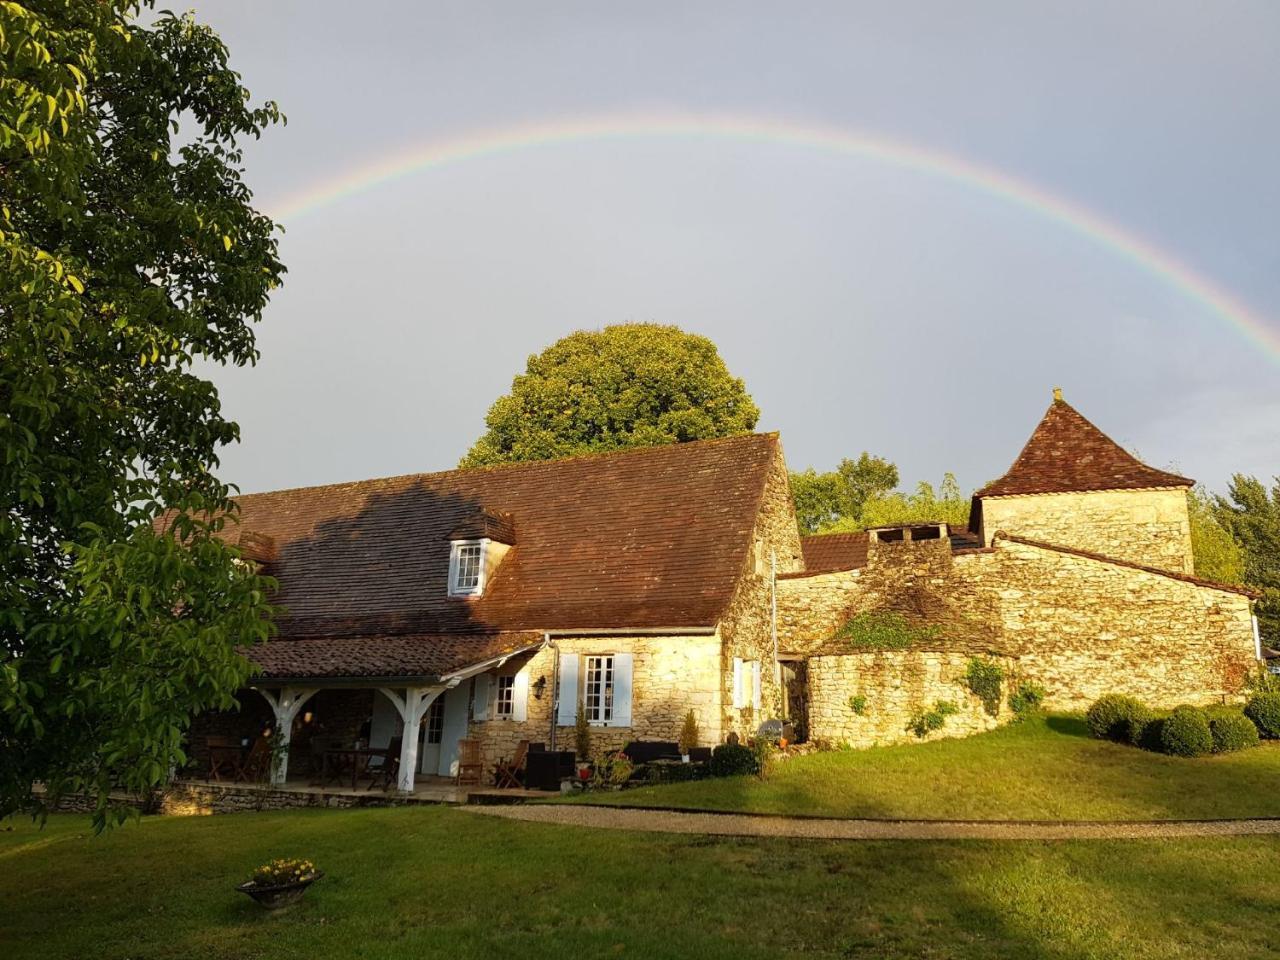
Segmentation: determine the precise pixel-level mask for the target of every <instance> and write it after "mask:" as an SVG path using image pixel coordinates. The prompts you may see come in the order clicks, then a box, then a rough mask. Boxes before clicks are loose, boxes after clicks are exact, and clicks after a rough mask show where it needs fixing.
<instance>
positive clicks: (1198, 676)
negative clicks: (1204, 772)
mask: <svg viewBox="0 0 1280 960" xmlns="http://www.w3.org/2000/svg"><path fill="white" fill-rule="evenodd" d="M995 546H996V550H995V552H994V553H991V554H972V555H968V556H963V555H962V556H959V557H957V558H956V561H955V566H956V569H957V571H958V572H959V573H960V574H961V576H960V577H959V578H958V579H959V581H960V582H963V583H965V584H967V585H968V587H969V589H970V590H971V591H972V592H973V593H975V594H984V593H985V594H986V595H988V596H994V597H996V598H997V600H998V605H999V609H1000V613H1001V629H1002V639H1001V643H1002V645H1003V647H1004V649H1005V650H1006V651H1007V652H1008V653H1009V654H1011V655H1013V656H1016V657H1017V658H1018V664H1019V669H1020V670H1021V671H1022V672H1023V673H1024V674H1025V675H1026V676H1028V677H1030V678H1032V679H1034V680H1036V681H1038V682H1039V683H1042V684H1044V686H1045V687H1046V688H1047V689H1048V691H1049V704H1050V706H1054V707H1058V708H1069V709H1083V708H1085V707H1087V706H1088V705H1089V704H1090V703H1091V702H1092V701H1093V700H1095V699H1097V697H1099V696H1101V695H1102V694H1104V693H1110V692H1117V693H1128V694H1131V695H1133V696H1135V697H1139V698H1140V699H1142V700H1144V701H1146V702H1147V703H1150V704H1151V705H1153V706H1163V707H1171V706H1176V705H1177V704H1179V703H1213V702H1221V701H1223V700H1230V699H1233V698H1236V697H1238V696H1239V695H1240V694H1241V692H1242V685H1243V681H1244V677H1245V676H1246V675H1247V673H1248V672H1249V671H1250V670H1252V669H1253V667H1254V666H1255V665H1256V660H1255V647H1254V640H1253V623H1252V618H1251V614H1250V609H1249V600H1248V598H1247V597H1244V596H1242V595H1240V594H1238V593H1232V592H1228V591H1225V590H1217V589H1213V588H1209V587H1204V586H1200V585H1197V584H1194V583H1188V582H1186V581H1182V580H1176V579H1173V578H1171V577H1165V576H1161V575H1159V574H1154V573H1146V572H1144V571H1141V570H1135V569H1132V568H1130V567H1123V566H1118V565H1116V564H1110V563H1105V562H1102V561H1098V560H1092V559H1089V558H1086V557H1078V556H1074V555H1071V554H1065V553H1061V552H1058V551H1053V550H1046V549H1042V548H1039V547H1031V546H1027V545H1025V544H1020V543H1015V542H1012V541H1007V540H997V541H996V543H995Z"/></svg>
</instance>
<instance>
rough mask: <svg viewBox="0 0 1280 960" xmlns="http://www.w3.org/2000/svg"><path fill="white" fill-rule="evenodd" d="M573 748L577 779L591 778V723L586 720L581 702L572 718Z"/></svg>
mask: <svg viewBox="0 0 1280 960" xmlns="http://www.w3.org/2000/svg"><path fill="white" fill-rule="evenodd" d="M573 749H574V753H575V754H577V761H578V779H579V780H589V779H591V724H589V723H588V722H587V708H586V707H584V706H583V705H582V704H581V703H580V704H578V712H577V713H576V714H575V715H574V718H573Z"/></svg>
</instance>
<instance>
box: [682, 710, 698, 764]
mask: <svg viewBox="0 0 1280 960" xmlns="http://www.w3.org/2000/svg"><path fill="white" fill-rule="evenodd" d="M677 744H678V745H679V747H680V754H681V755H682V756H686V757H687V756H688V755H689V751H690V750H691V749H692V748H693V747H696V746H697V745H698V718H697V717H695V716H694V715H693V711H692V710H690V711H689V712H688V713H686V714H685V715H684V725H683V726H681V727H680V736H679V737H678V738H677Z"/></svg>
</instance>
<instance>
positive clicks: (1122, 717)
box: [1084, 693, 1146, 741]
mask: <svg viewBox="0 0 1280 960" xmlns="http://www.w3.org/2000/svg"><path fill="white" fill-rule="evenodd" d="M1145 709H1146V707H1144V706H1143V705H1142V703H1141V702H1139V701H1138V700H1135V699H1134V698H1133V697H1126V696H1124V695H1123V694H1119V693H1107V694H1103V695H1102V696H1101V697H1099V698H1098V699H1097V700H1095V701H1094V702H1093V706H1091V707H1090V708H1089V711H1088V713H1086V714H1085V717H1084V719H1085V722H1086V723H1087V724H1088V725H1089V732H1090V733H1092V734H1093V735H1094V736H1095V737H1097V738H1098V739H1099V740H1116V741H1123V740H1128V739H1129V721H1130V719H1131V718H1133V717H1134V716H1135V715H1137V714H1139V713H1140V712H1141V711H1143V710H1145Z"/></svg>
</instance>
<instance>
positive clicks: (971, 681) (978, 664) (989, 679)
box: [964, 657, 1004, 717]
mask: <svg viewBox="0 0 1280 960" xmlns="http://www.w3.org/2000/svg"><path fill="white" fill-rule="evenodd" d="M964 680H965V683H966V684H968V686H969V690H970V691H971V692H972V693H973V695H974V696H976V697H977V698H978V699H979V700H981V701H982V708H983V709H984V710H986V711H987V713H988V714H990V715H991V716H993V717H994V716H995V715H996V714H998V713H999V712H1000V698H1001V693H1002V692H1001V687H1000V685H1001V683H1002V682H1003V681H1004V668H1002V667H1001V666H1000V664H998V663H996V662H995V661H994V660H986V659H984V658H982V657H972V658H970V660H969V666H968V667H967V668H966V669H965V672H964Z"/></svg>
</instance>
